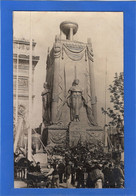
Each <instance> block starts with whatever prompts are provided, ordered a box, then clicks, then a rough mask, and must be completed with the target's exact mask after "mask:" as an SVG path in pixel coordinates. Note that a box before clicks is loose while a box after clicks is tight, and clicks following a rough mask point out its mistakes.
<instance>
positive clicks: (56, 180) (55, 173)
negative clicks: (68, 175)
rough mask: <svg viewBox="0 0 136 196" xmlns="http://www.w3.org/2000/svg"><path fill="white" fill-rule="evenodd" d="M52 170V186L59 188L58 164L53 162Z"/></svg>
mask: <svg viewBox="0 0 136 196" xmlns="http://www.w3.org/2000/svg"><path fill="white" fill-rule="evenodd" d="M53 169H54V170H53V172H52V188H59V173H58V165H57V164H56V163H55V164H54V165H53Z"/></svg>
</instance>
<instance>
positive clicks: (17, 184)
mask: <svg viewBox="0 0 136 196" xmlns="http://www.w3.org/2000/svg"><path fill="white" fill-rule="evenodd" d="M14 188H27V183H26V182H24V181H22V180H14ZM59 188H66V183H60V187H59ZM69 188H75V187H74V186H73V185H71V184H70V185H69Z"/></svg>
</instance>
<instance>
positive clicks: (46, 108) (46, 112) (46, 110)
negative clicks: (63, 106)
mask: <svg viewBox="0 0 136 196" xmlns="http://www.w3.org/2000/svg"><path fill="white" fill-rule="evenodd" d="M43 88H44V90H43V92H42V94H41V96H42V102H43V107H42V118H43V122H44V124H45V125H47V124H50V113H51V112H50V103H51V101H50V94H51V93H50V89H49V88H48V85H47V84H46V83H44V84H43Z"/></svg>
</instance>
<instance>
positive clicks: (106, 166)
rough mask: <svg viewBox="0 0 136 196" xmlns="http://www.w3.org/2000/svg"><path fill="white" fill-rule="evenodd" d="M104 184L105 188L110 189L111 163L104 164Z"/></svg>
mask: <svg viewBox="0 0 136 196" xmlns="http://www.w3.org/2000/svg"><path fill="white" fill-rule="evenodd" d="M102 172H103V174H104V184H103V188H109V163H108V162H107V161H106V162H105V163H104V164H103V170H102Z"/></svg>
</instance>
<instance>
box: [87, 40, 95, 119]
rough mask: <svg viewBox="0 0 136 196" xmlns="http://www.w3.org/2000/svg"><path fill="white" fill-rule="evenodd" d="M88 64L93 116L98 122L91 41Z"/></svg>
mask: <svg viewBox="0 0 136 196" xmlns="http://www.w3.org/2000/svg"><path fill="white" fill-rule="evenodd" d="M88 64H89V76H90V92H91V105H92V114H93V116H94V118H95V121H96V122H97V100H96V95H95V79H94V65H93V51H92V44H91V42H90V40H88Z"/></svg>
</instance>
